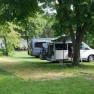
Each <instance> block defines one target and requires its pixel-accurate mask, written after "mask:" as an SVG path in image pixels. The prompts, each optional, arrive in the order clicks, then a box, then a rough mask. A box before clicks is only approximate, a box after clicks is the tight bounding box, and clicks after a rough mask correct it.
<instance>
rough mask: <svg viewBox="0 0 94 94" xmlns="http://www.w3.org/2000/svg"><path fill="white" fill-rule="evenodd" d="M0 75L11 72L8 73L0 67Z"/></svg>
mask: <svg viewBox="0 0 94 94" xmlns="http://www.w3.org/2000/svg"><path fill="white" fill-rule="evenodd" d="M0 75H11V73H9V72H7V71H5V70H3V69H0Z"/></svg>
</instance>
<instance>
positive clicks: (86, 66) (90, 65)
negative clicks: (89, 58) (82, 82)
mask: <svg viewBox="0 0 94 94" xmlns="http://www.w3.org/2000/svg"><path fill="white" fill-rule="evenodd" d="M79 67H80V68H82V69H94V63H93V62H92V63H87V62H85V63H81V64H80V66H79Z"/></svg>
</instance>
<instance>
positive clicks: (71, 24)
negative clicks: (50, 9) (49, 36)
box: [57, 0, 92, 65]
mask: <svg viewBox="0 0 94 94" xmlns="http://www.w3.org/2000/svg"><path fill="white" fill-rule="evenodd" d="M91 5H92V2H91V1H90V0H70V1H69V0H58V7H57V12H58V13H57V17H58V20H59V24H61V25H62V28H65V30H66V31H68V32H69V33H70V36H71V40H72V43H73V52H74V55H73V65H78V64H79V59H80V45H81V42H82V40H83V38H84V35H85V33H86V32H88V30H89V28H90V27H91V24H92V11H91Z"/></svg>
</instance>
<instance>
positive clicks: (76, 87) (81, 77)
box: [0, 52, 94, 94]
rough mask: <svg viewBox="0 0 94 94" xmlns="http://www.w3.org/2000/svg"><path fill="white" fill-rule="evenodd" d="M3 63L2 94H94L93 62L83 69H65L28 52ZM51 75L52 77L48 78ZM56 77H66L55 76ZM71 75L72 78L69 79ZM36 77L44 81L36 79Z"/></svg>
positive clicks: (82, 66)
mask: <svg viewBox="0 0 94 94" xmlns="http://www.w3.org/2000/svg"><path fill="white" fill-rule="evenodd" d="M2 59H4V62H2V61H0V62H1V63H0V94H93V93H94V63H93V62H92V63H81V65H80V66H79V67H71V66H69V67H66V66H65V67H62V66H61V65H60V64H58V63H49V62H47V61H42V60H39V59H38V58H34V57H30V56H28V55H27V54H26V53H25V52H20V53H18V52H17V53H15V54H14V55H13V56H12V57H2ZM5 61H6V62H5ZM10 61H13V62H10ZM16 61H17V63H16ZM7 62H9V63H7ZM48 73H51V74H52V76H51V75H47V76H44V74H48ZM53 73H56V74H58V73H63V74H64V75H63V76H60V75H57V76H54V75H53ZM70 74H72V75H71V76H68V75H70ZM36 75H41V77H40V78H39V79H34V77H36ZM66 75H67V76H66ZM24 76H27V78H28V79H24ZM50 76H51V77H50ZM32 78H33V79H32Z"/></svg>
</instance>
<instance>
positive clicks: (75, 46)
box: [72, 41, 81, 65]
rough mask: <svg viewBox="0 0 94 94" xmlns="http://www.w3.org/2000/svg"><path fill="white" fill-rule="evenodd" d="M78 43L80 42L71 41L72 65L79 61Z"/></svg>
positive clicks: (77, 63)
mask: <svg viewBox="0 0 94 94" xmlns="http://www.w3.org/2000/svg"><path fill="white" fill-rule="evenodd" d="M80 45H81V42H77V41H76V42H75V43H73V63H72V64H73V65H79V63H80Z"/></svg>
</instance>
